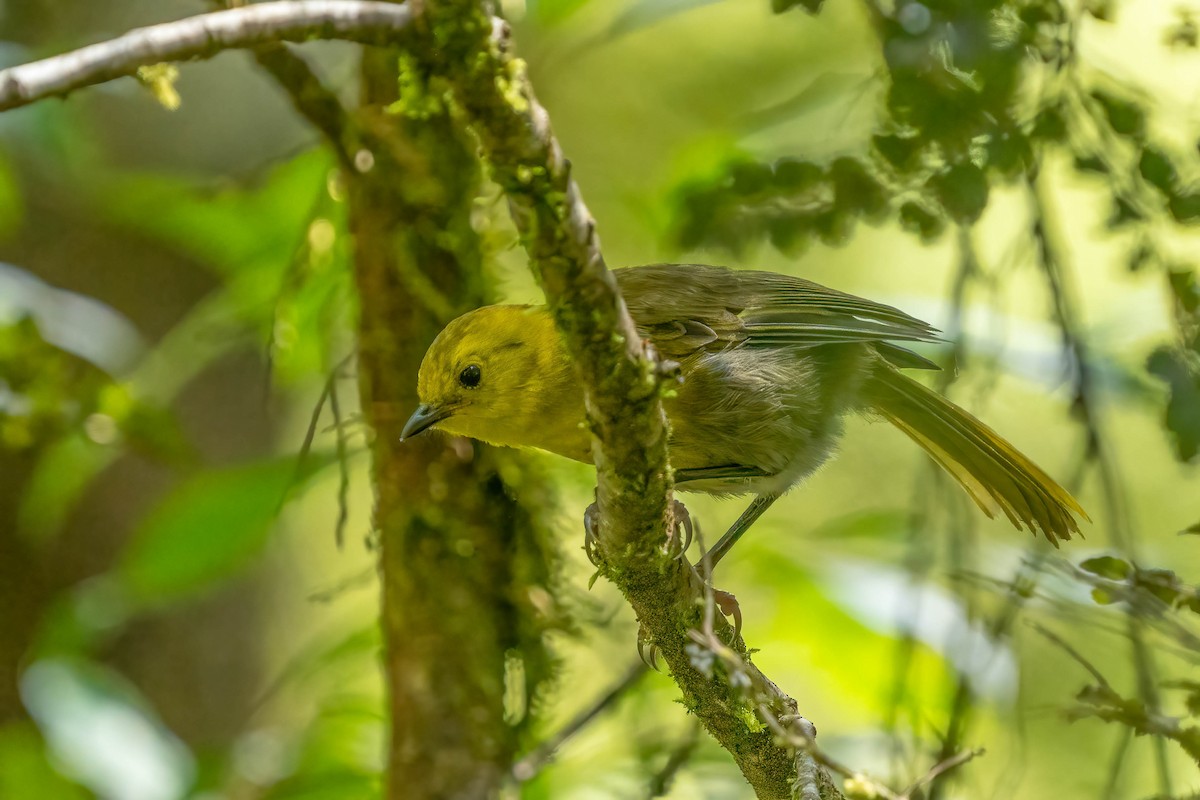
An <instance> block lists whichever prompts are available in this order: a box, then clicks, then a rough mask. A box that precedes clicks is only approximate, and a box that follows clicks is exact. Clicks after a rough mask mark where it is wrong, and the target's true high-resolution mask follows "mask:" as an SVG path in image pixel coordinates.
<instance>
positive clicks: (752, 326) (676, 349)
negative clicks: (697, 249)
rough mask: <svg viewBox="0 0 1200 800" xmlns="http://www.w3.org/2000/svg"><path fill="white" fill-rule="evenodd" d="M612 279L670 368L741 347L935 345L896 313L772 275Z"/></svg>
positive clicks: (645, 274) (662, 270)
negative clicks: (698, 356)
mask: <svg viewBox="0 0 1200 800" xmlns="http://www.w3.org/2000/svg"><path fill="white" fill-rule="evenodd" d="M615 273H616V276H617V281H618V283H619V284H620V287H621V293H622V295H623V296H624V297H625V301H626V303H627V305H628V307H629V312H630V314H631V315H632V316H633V318H634V320H635V321H636V322H637V323H638V327H639V329H640V330H641V331H642V333H643V335H644V336H646V338H648V339H650V340H651V342H653V343H654V345H655V346H656V347H657V348H658V349H659V351H660V352H662V353H663V354H664V355H666V356H668V357H670V358H673V359H676V360H680V359H682V358H686V357H687V356H688V355H691V354H694V353H696V352H697V351H702V350H705V351H711V350H714V349H721V348H725V347H729V346H731V345H737V344H742V343H745V344H747V345H749V346H758V345H761V346H767V347H816V346H818V345H823V344H838V343H846V342H880V341H888V340H893V341H910V342H928V341H938V336H937V330H936V329H935V328H933V327H932V326H930V325H928V324H927V323H925V322H922V321H921V320H919V319H917V318H916V317H912V316H909V315H908V314H905V313H904V312H903V311H900V310H899V309H897V308H893V307H892V306H888V305H884V304H882V303H876V302H874V301H871V300H867V299H865V298H862V297H856V296H854V295H852V294H846V293H845V292H839V291H837V290H835V289H830V288H828V287H826V286H822V285H820V284H818V283H813V282H812V281H806V280H804V279H802V278H793V277H790V276H787V275H779V274H777V273H774V272H756V271H751V270H731V269H726V268H724V267H710V266H705V265H702V264H651V265H648V266H644V267H630V268H628V269H621V270H615Z"/></svg>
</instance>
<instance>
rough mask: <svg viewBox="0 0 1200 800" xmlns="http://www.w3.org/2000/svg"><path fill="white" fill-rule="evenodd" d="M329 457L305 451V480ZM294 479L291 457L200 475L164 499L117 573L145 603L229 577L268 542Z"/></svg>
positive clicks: (165, 599) (148, 520)
mask: <svg viewBox="0 0 1200 800" xmlns="http://www.w3.org/2000/svg"><path fill="white" fill-rule="evenodd" d="M330 460H331V459H329V458H327V457H326V458H318V457H316V456H314V455H310V457H309V459H308V460H307V462H306V466H305V467H304V468H303V469H304V474H303V475H302V476H300V477H302V478H306V477H309V476H311V475H312V474H314V473H315V472H316V471H317V470H318V469H320V468H321V467H322V466H324V465H326V464H328V463H330ZM295 477H296V462H295V460H294V459H292V458H284V459H278V460H275V461H269V462H266V463H257V464H252V465H250V466H240V467H232V468H229V469H223V470H214V471H210V472H202V473H200V474H199V475H197V476H195V477H194V478H191V479H189V480H187V481H186V482H184V483H183V484H182V485H181V486H179V487H178V488H177V489H175V490H174V491H173V492H172V493H171V494H170V495H168V496H167V498H166V499H165V500H163V501H162V502H161V503H160V504H159V505H158V506H157V507H156V508H155V509H154V510H153V511H151V512H150V514H149V515H148V516H147V518H146V519H145V520H144V521H143V522H142V524H141V526H140V527H139V529H138V531H137V533H136V534H135V536H134V539H133V541H132V542H131V543H130V545H129V548H128V549H127V551H126V552H125V555H124V558H123V561H122V563H121V565H120V567H119V571H118V574H119V575H120V577H121V578H122V580H123V581H124V582H125V583H126V585H127V586H128V589H129V592H130V594H131V595H132V596H133V597H134V598H135V599H137V600H141V601H144V602H158V601H168V600H173V599H177V598H179V597H183V596H185V595H188V594H191V593H193V592H195V591H197V590H199V589H202V588H204V587H206V586H208V585H210V584H212V583H213V582H215V581H218V580H221V579H222V578H227V577H229V576H231V575H232V574H234V573H235V572H237V571H238V570H239V569H241V568H243V567H244V566H246V564H247V563H249V561H250V560H251V559H252V558H253V557H254V554H255V553H257V552H258V551H259V550H260V549H261V548H262V546H263V544H264V543H265V542H266V540H267V536H268V534H269V533H270V530H271V526H272V523H273V522H274V520H275V517H276V515H277V513H278V511H279V508H280V506H281V504H282V502H283V499H284V497H285V496H286V494H287V492H288V490H289V488H290V486H291V484H292V482H293V479H294V478H295Z"/></svg>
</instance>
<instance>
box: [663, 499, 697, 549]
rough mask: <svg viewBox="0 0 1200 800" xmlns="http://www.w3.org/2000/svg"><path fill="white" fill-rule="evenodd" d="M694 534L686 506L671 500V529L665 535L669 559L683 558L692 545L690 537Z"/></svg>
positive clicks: (693, 526)
mask: <svg viewBox="0 0 1200 800" xmlns="http://www.w3.org/2000/svg"><path fill="white" fill-rule="evenodd" d="M695 533H696V525H695V523H693V522H692V515H691V514H690V513H688V510H687V506H685V505H684V504H683V503H681V502H679V501H678V500H673V501H672V504H671V529H670V531H669V533H668V534H667V555H669V556H670V557H671V558H683V554H684V553H686V552H687V549H688V548H689V547H691V545H692V537H693V536H695ZM681 534H682V535H681Z"/></svg>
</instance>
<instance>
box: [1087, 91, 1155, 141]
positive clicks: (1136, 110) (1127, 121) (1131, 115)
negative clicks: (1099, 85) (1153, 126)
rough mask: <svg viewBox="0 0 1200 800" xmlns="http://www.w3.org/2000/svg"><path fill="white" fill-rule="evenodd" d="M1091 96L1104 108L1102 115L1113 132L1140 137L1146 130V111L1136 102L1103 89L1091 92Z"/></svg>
mask: <svg viewBox="0 0 1200 800" xmlns="http://www.w3.org/2000/svg"><path fill="white" fill-rule="evenodd" d="M1092 97H1093V98H1095V100H1096V102H1098V103H1099V104H1100V107H1101V108H1103V109H1104V116H1105V118H1106V119H1107V120H1108V125H1109V127H1111V128H1112V129H1113V133H1117V134H1120V135H1121V136H1129V137H1133V138H1140V137H1141V136H1142V134H1143V133H1144V132H1145V130H1146V112H1145V111H1144V110H1142V108H1141V106H1139V105H1138V104H1137V103H1134V102H1131V101H1129V100H1125V99H1123V98H1119V97H1116V96H1115V95H1112V94H1109V93H1108V92H1105V91H1103V90H1097V91H1094V92H1092Z"/></svg>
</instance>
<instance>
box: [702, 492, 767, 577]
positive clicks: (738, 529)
mask: <svg viewBox="0 0 1200 800" xmlns="http://www.w3.org/2000/svg"><path fill="white" fill-rule="evenodd" d="M778 499H779V495H777V494H760V495H759V496H758V497H756V498H754V500H753V501H752V502H751V503H750V506H749V507H748V508H747V509H746V510H745V511H743V512H742V515H741V516H740V517H738V518H737V522H735V523H733V525H731V526H730V527H729V530H727V531H725V535H724V536H722V537H721V538H720V539H718V540H717V543H716V544H715V545H713V548H712V550H709V551H708V555H707V557H706V558H705V563H706V565H707V566H706V567H705V571H706V572H708V573H710V574H711V572H712V570H713V568H714V567H716V566H717V562H718V561H720V560H721V559H722V558H724V557H725V554H726V553H728V552H729V550H730V548H732V547H733V546H734V545H735V544H736V543H737V540H738V539H740V538H742V534H743V533H745V532H746V531H748V530H749V529H750V526H751V525H753V524H754V522H755V520H757V519H758V518H759V517H761V516H762V515H763V513H764V512H765V511H766V510H767V509H768V508H770V507H771V504H772V503H774V502H775V501H776V500H778Z"/></svg>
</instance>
